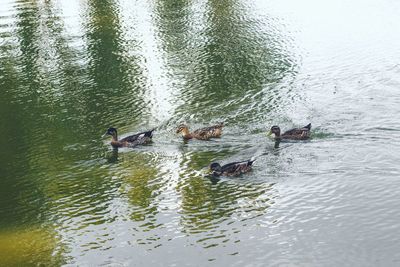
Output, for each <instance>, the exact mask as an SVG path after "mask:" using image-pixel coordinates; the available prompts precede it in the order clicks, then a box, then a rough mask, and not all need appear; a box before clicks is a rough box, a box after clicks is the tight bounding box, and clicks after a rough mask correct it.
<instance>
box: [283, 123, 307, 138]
mask: <svg viewBox="0 0 400 267" xmlns="http://www.w3.org/2000/svg"><path fill="white" fill-rule="evenodd" d="M310 130H311V123H309V124H308V125H306V126H304V127H302V128H294V129H291V130H289V131H286V132H284V133H283V134H282V136H281V138H283V139H298V140H302V139H308V138H310V133H311V131H310Z"/></svg>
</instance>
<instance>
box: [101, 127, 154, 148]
mask: <svg viewBox="0 0 400 267" xmlns="http://www.w3.org/2000/svg"><path fill="white" fill-rule="evenodd" d="M154 130H155V129H152V130H150V131H146V132H141V133H137V134H134V135H130V136H127V137H124V138H122V139H121V140H118V133H117V129H116V128H113V127H110V128H108V130H107V131H106V133H105V134H104V135H103V137H105V136H106V135H111V136H112V139H111V146H112V147H114V148H118V147H132V148H133V147H135V146H137V145H143V144H147V143H149V142H151V139H152V137H153V131H154Z"/></svg>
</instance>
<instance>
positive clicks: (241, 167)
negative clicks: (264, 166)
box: [210, 159, 255, 176]
mask: <svg viewBox="0 0 400 267" xmlns="http://www.w3.org/2000/svg"><path fill="white" fill-rule="evenodd" d="M254 161H255V159H250V160H245V161H238V162H232V163H229V164H226V165H223V166H221V165H220V164H219V163H217V162H214V163H211V165H210V171H211V174H212V176H220V175H226V176H236V175H240V174H242V173H245V172H248V171H250V170H251V167H252V164H253V162H254Z"/></svg>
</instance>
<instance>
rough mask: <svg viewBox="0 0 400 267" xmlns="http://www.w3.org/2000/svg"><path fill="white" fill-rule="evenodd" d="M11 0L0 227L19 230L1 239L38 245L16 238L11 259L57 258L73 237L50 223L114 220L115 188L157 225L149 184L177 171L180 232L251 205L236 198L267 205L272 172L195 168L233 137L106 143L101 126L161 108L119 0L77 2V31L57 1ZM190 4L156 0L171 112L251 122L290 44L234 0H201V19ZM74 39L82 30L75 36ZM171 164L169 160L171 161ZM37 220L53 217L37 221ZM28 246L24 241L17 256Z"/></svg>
mask: <svg viewBox="0 0 400 267" xmlns="http://www.w3.org/2000/svg"><path fill="white" fill-rule="evenodd" d="M20 2H21V3H22V2H24V1H20ZM18 3H19V2H18ZM18 3H15V6H14V9H15V17H13V30H12V32H13V33H15V36H12V35H10V37H7V39H6V41H5V42H4V45H0V49H1V50H0V51H1V60H2V64H1V65H0V71H1V72H0V74H1V75H0V87H1V88H2V89H3V90H2V97H1V98H0V114H1V116H0V122H1V127H0V133H1V135H2V136H3V137H6V138H2V139H1V141H0V146H1V148H2V149H1V150H0V160H1V165H0V172H1V176H2V177H1V180H0V229H15V228H16V227H19V228H18V229H23V230H21V231H16V232H7V233H6V234H2V242H5V243H0V244H1V245H2V246H3V247H8V246H9V244H11V243H13V242H14V241H15V240H22V241H21V242H23V240H29V241H27V243H26V244H30V243H31V242H33V243H36V245H34V246H30V245H26V244H25V245H20V249H16V250H15V251H16V252H15V253H14V254H10V255H12V257H9V258H7V259H6V261H5V262H6V263H8V264H7V265H13V264H24V263H25V262H44V263H45V264H50V265H58V264H60V262H61V261H62V260H61V259H59V258H58V256H57V257H55V258H49V255H52V254H53V253H55V252H54V251H56V252H57V251H62V252H57V253H61V254H62V253H66V251H68V249H63V250H60V249H59V247H62V246H61V244H63V243H62V241H61V240H60V239H59V238H58V237H57V238H56V237H54V236H56V235H55V234H53V232H52V231H54V232H57V231H60V232H63V231H64V232H67V233H70V234H71V233H73V234H75V235H76V234H77V232H79V231H81V230H82V229H85V228H88V227H89V226H91V225H98V224H107V223H109V224H112V223H113V222H114V221H115V220H116V216H118V215H111V208H110V207H111V206H112V202H113V201H114V200H120V199H123V200H125V199H126V200H127V201H126V203H127V205H128V206H129V208H128V209H127V210H128V213H129V214H128V215H127V217H128V218H129V220H131V221H132V222H133V223H137V224H138V226H141V230H142V231H157V227H158V226H160V223H159V222H158V218H157V216H159V213H160V212H161V211H159V209H158V206H157V205H158V201H159V200H158V199H157V197H158V196H159V195H160V194H161V193H162V191H163V190H164V188H165V186H164V185H165V184H166V183H167V182H168V181H166V179H167V178H170V177H171V176H173V174H178V175H177V177H178V178H179V180H178V181H177V182H176V184H174V185H173V186H172V187H173V194H174V195H173V196H170V197H176V198H177V199H179V201H180V203H179V206H180V208H179V209H180V211H179V212H178V211H176V210H174V212H175V213H179V214H178V215H179V216H180V218H179V222H180V224H181V225H182V226H183V230H182V231H184V232H185V233H187V234H192V233H201V232H206V231H208V230H211V229H215V228H216V227H218V223H221V222H224V221H226V220H229V219H231V217H232V216H234V215H235V214H236V215H237V214H241V213H245V212H248V213H249V214H251V213H252V212H254V211H251V210H250V211H248V210H247V209H248V208H249V207H244V206H243V205H240V204H238V203H239V202H240V200H242V199H247V200H248V201H249V202H250V203H253V202H251V201H258V199H260V198H261V199H262V200H261V201H260V202H259V210H258V212H260V213H263V212H266V210H267V208H268V207H269V206H270V205H271V204H272V203H273V202H270V201H269V200H270V199H269V196H268V197H266V198H263V196H265V195H266V192H267V191H269V190H270V185H263V184H260V185H257V184H254V185H252V184H247V185H243V184H241V183H234V182H233V183H229V182H219V183H217V184H213V183H212V182H211V181H210V180H208V179H207V178H205V177H204V176H202V175H200V174H199V173H198V172H197V171H199V170H201V169H202V168H203V167H205V166H207V165H208V164H209V163H210V162H211V161H213V160H215V159H221V158H224V157H228V156H234V155H235V153H239V152H240V147H233V148H232V147H228V148H227V147H224V148H222V147H221V146H219V145H218V144H217V145H215V147H212V146H210V145H207V146H205V147H204V148H202V149H198V150H196V149H194V148H193V146H191V144H187V145H182V146H181V145H180V143H179V144H178V143H174V142H171V143H170V144H168V145H169V146H174V148H173V149H171V148H169V149H170V150H172V151H173V152H170V153H173V154H174V156H175V157H170V156H168V157H167V156H165V155H164V153H163V150H164V147H163V144H162V143H160V144H157V138H158V137H157V136H156V137H155V143H154V145H152V146H149V147H148V149H149V150H150V149H153V150H154V151H155V152H152V153H147V152H145V151H146V148H145V149H144V150H142V151H137V152H134V151H122V152H110V151H109V147H108V146H105V145H104V143H103V142H102V140H101V139H100V135H101V134H102V133H103V132H104V130H105V129H106V128H107V127H109V126H115V127H118V128H119V129H121V133H125V132H126V131H127V130H128V129H129V130H132V129H136V128H140V127H142V126H148V121H149V120H152V121H157V119H156V118H155V119H154V118H151V115H150V114H151V112H150V111H151V109H152V108H154V107H152V106H151V105H149V103H150V100H149V98H151V96H150V95H148V94H146V93H147V92H148V90H149V87H148V77H147V76H146V75H147V74H146V64H144V63H143V60H142V58H140V56H137V54H138V53H132V51H135V52H138V51H141V50H140V48H141V47H140V42H141V40H140V38H141V36H135V38H136V39H128V38H127V37H126V36H127V35H126V34H125V33H126V31H127V30H129V29H127V28H125V27H124V26H123V25H124V23H123V19H122V17H121V12H122V11H121V8H122V7H120V6H119V2H118V1H112V0H100V1H99V0H97V1H95V0H92V1H87V2H85V4H84V5H82V6H81V7H80V8H81V9H80V10H79V11H76V12H77V13H76V19H77V20H78V21H79V22H80V24H79V25H80V26H81V27H82V31H83V33H82V36H70V35H69V33H68V31H67V30H66V27H65V24H64V19H66V18H65V17H64V16H63V14H62V10H61V9H59V8H58V7H57V5H56V4H54V2H52V1H29V5H27V6H26V7H22V6H20V5H19V4H18ZM196 8H198V7H197V6H196V5H195V3H193V2H190V1H171V0H167V1H156V2H155V3H154V10H152V12H153V13H154V14H156V15H157V16H155V18H156V19H154V20H153V21H152V23H154V27H155V29H156V31H157V35H156V36H155V37H154V38H156V41H157V42H158V44H160V47H159V48H160V49H161V50H162V52H163V56H165V59H166V62H164V64H165V65H164V66H163V68H165V69H166V70H167V72H169V74H171V79H172V80H173V82H176V83H175V84H176V88H174V90H173V91H174V96H175V97H176V99H177V100H176V103H173V104H174V105H175V106H176V107H177V108H176V112H175V113H174V114H169V116H170V117H171V118H172V124H174V123H175V122H178V121H179V120H184V119H191V120H193V121H195V122H202V123H204V122H206V123H209V121H216V120H225V121H228V122H230V123H232V124H233V125H238V126H239V127H247V124H248V123H251V122H252V121H255V120H257V118H258V119H259V118H260V117H262V116H263V115H262V114H263V112H265V110H263V109H264V108H269V107H270V103H269V102H268V101H267V102H264V99H265V94H271V97H273V96H275V95H277V94H279V92H276V91H274V90H272V89H273V87H271V90H266V91H265V90H264V89H265V86H267V84H270V83H278V82H280V81H281V80H282V79H283V78H284V77H285V75H287V73H289V72H291V71H292V69H293V66H292V65H290V64H291V63H290V62H291V61H290V57H289V56H287V55H286V54H285V53H284V52H282V51H280V50H279V49H278V45H276V43H278V44H279V40H275V39H274V37H273V36H269V35H266V34H265V33H264V32H260V31H259V28H258V27H260V26H259V25H258V24H257V23H258V22H257V21H252V20H247V19H245V18H246V17H251V15H250V14H248V13H247V12H248V10H246V8H244V7H243V6H241V5H240V3H239V2H238V1H228V0H225V1H222V2H221V1H206V2H204V5H202V7H201V8H204V10H203V11H204V17H202V18H200V17H199V14H197V13H196V12H194V11H193V10H195V9H196ZM191 20H192V21H191ZM128 22H129V21H128ZM125 24H126V23H125ZM193 25H197V26H196V27H194V26H193ZM137 27H140V25H138V26H137ZM76 39H79V40H80V41H81V42H82V43H80V44H79V45H76V44H75V43H74V40H76ZM161 61H162V60H161V59H160V62H161ZM182 103H183V104H182ZM253 104H255V105H253ZM274 105H276V103H275V104H274ZM173 126H175V125H173ZM166 130H167V131H169V130H170V129H166ZM227 133H228V134H229V131H227ZM157 134H158V133H157ZM160 135H164V136H160V139H162V138H164V140H168V139H169V138H172V139H173V138H176V139H179V138H178V137H176V136H174V135H173V134H171V135H169V134H168V133H165V132H162V131H160ZM168 141H169V140H168ZM175 145H176V146H175ZM192 150H194V151H192ZM155 158H157V159H156V160H155ZM176 161H179V162H177V164H175V165H174V164H172V163H176ZM176 165H178V167H176ZM166 166H167V167H169V166H174V167H173V168H177V169H172V170H169V171H165V168H166ZM162 168H164V170H162ZM165 177H167V178H165ZM267 195H268V194H267ZM120 216H122V217H124V216H125V214H124V215H120ZM124 218H125V217H124ZM72 219H75V220H72ZM37 225H40V226H43V225H45V226H47V225H55V226H54V228H55V229H53V230H51V231H50V233H48V232H46V231H45V232H41V231H40V230H37V229H36V227H37ZM139 228H140V227H139ZM32 229H33V230H32ZM10 231H11V230H10ZM68 242H70V243H69V244H68V245H71V246H72V245H74V244H75V243H74V241H73V240H72V241H71V240H68ZM16 244H19V242H16ZM26 246H28V247H26ZM22 250H24V251H32V252H30V253H29V255H27V256H26V257H25V256H24V257H22V258H21V259H18V257H17V255H18V252H20V251H22ZM7 251H8V250H7ZM36 251H42V253H36ZM34 255H36V256H34ZM57 255H58V254H57ZM19 260H21V261H19Z"/></svg>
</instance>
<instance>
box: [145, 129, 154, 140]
mask: <svg viewBox="0 0 400 267" xmlns="http://www.w3.org/2000/svg"><path fill="white" fill-rule="evenodd" d="M155 129H156V128H153V129H151V130H150V131H147V132H146V133H145V136H146V137H150V138H152V137H153V132H154V130H155Z"/></svg>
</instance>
